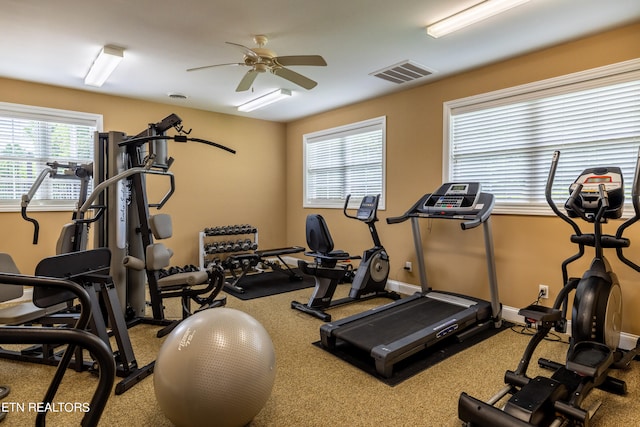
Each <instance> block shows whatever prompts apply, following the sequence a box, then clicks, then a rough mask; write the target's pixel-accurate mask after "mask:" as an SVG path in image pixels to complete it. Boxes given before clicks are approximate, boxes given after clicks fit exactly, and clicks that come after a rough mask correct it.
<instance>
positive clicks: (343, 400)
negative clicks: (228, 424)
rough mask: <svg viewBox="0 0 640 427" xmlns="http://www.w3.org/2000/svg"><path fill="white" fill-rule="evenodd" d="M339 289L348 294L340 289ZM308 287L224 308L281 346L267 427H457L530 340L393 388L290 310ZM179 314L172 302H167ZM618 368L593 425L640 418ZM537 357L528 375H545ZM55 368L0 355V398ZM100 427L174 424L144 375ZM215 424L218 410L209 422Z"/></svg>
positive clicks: (22, 418)
mask: <svg viewBox="0 0 640 427" xmlns="http://www.w3.org/2000/svg"><path fill="white" fill-rule="evenodd" d="M340 288H341V289H339V291H338V293H339V294H340V295H337V296H341V294H343V293H345V291H346V289H345V288H344V287H343V286H341V287H340ZM310 293H311V289H303V290H300V291H295V292H290V293H286V294H280V295H275V296H271V297H266V298H260V299H255V300H250V301H241V300H238V299H236V298H234V297H231V296H229V297H228V304H227V306H228V307H231V308H236V309H239V310H242V311H245V312H247V313H249V314H250V315H251V316H253V317H254V318H256V319H257V320H258V321H260V322H261V323H262V325H264V327H265V328H266V329H267V331H268V332H269V334H270V336H271V338H272V340H273V343H274V347H275V351H276V359H277V362H276V363H277V374H276V380H275V385H274V388H273V392H272V394H271V397H270V398H269V400H268V402H267V403H266V405H265V406H264V408H263V409H262V411H261V412H260V413H259V414H258V415H257V416H256V417H255V418H254V420H253V421H252V422H251V423H250V426H252V427H261V426H459V425H460V422H459V421H458V419H457V401H458V396H459V395H460V393H461V392H462V391H466V392H467V393H469V394H471V395H472V396H475V397H477V398H479V399H483V400H485V399H488V398H489V397H490V396H491V395H493V394H494V393H495V392H497V391H498V390H499V389H500V388H502V386H503V385H504V384H503V376H504V372H505V370H507V369H515V367H516V366H517V364H518V361H519V358H520V356H521V354H522V351H523V350H524V347H525V346H526V344H527V341H528V337H527V336H524V335H521V334H518V333H516V332H513V331H511V330H506V331H504V332H501V333H499V334H498V335H496V336H495V337H493V338H490V339H488V340H486V341H484V342H481V343H480V344H478V345H476V346H474V347H472V348H471V349H468V350H465V351H463V352H461V353H459V354H457V355H454V356H452V357H451V358H449V359H447V360H446V361H444V362H441V363H440V364H438V365H436V366H433V367H431V368H429V369H428V370H426V371H424V372H422V373H420V374H418V375H416V376H414V377H412V378H410V379H408V380H406V381H404V382H403V383H401V384H399V385H397V386H395V387H390V386H387V385H385V384H383V383H382V382H380V381H379V380H377V379H376V378H374V377H372V376H370V375H368V374H366V373H364V372H362V371H360V370H358V369H356V368H354V367H353V366H351V365H349V364H347V363H345V362H343V361H342V360H340V359H338V358H336V357H334V356H332V355H331V354H329V353H327V352H325V351H323V350H321V349H319V348H317V347H315V346H313V345H312V344H311V343H312V342H314V341H317V340H318V339H319V327H320V325H321V324H322V322H321V321H319V320H317V319H315V318H312V317H310V316H308V315H305V314H303V313H300V312H298V311H295V310H292V309H291V308H290V305H289V304H290V301H291V300H294V299H296V300H298V301H305V300H306V299H308V297H309V295H310ZM385 302H387V300H372V301H366V302H361V303H358V304H350V305H347V306H342V307H338V308H335V309H333V310H331V313H332V315H333V316H334V318H335V319H338V318H341V317H345V316H347V315H349V314H352V313H357V312H360V311H363V310H365V309H367V308H369V307H373V306H375V305H379V304H382V303H385ZM168 308H169V312H170V313H171V312H173V313H176V315H177V308H176V307H168ZM157 330H158V327H154V326H149V325H138V326H135V327H133V328H131V329H130V330H129V333H130V336H131V340H132V342H133V347H134V351H135V354H136V358H137V360H138V363H139V365H144V364H146V363H148V362H150V361H152V360H154V359H155V357H156V355H157V352H158V350H159V349H160V346H161V344H162V342H163V340H162V339H158V338H156V337H155V333H156V331H157ZM566 347H567V346H566V344H564V343H560V342H544V343H543V344H542V345H541V346H540V348H539V350H538V351H537V353H536V355H535V358H536V359H537V357H547V358H550V359H553V360H559V361H561V360H562V359H563V357H564V354H565V352H566ZM638 364H639V363H638V362H634V365H635V366H633V368H632V369H630V370H627V371H624V372H620V373H619V374H617V376H618V377H620V378H623V379H625V380H626V381H627V383H628V389H629V394H628V395H627V396H614V395H609V394H606V393H604V392H601V391H599V390H596V391H594V392H593V393H592V395H591V396H590V397H589V399H590V400H594V399H601V400H602V401H603V405H602V407H601V409H600V410H599V411H598V412H597V413H596V415H595V417H594V419H593V425H594V426H600V427H604V426H616V427H618V426H623V425H625V426H631V425H637V423H638V419H640V399H638V397H640V389H639V388H640V366H637V365H638ZM535 365H536V363H532V369H531V370H530V374H531V375H535V374H536V373H538V372H539V373H541V374H548V373H547V372H546V371H543V370H541V369H539V368H537V367H536V366H535ZM53 371H54V368H52V367H47V366H41V365H35V364H29V363H24V362H13V361H8V360H0V383H3V384H8V385H10V386H11V387H12V391H11V394H10V395H9V396H8V397H6V398H5V399H4V400H2V401H1V402H0V403H4V405H5V407H6V405H11V403H12V402H13V403H28V402H38V401H39V400H40V399H41V398H42V397H43V396H44V392H45V390H46V387H47V385H48V382H49V380H50V378H51V376H52V374H53ZM95 384H96V378H95V377H93V376H92V375H90V374H89V373H87V372H81V373H78V372H75V371H72V370H69V371H68V372H67V374H66V376H65V379H64V382H63V384H62V386H61V389H60V391H59V394H58V396H57V399H56V400H57V401H59V402H88V401H89V400H90V397H91V393H92V392H93V390H94V387H95ZM81 416H82V414H81V413H79V412H76V413H64V412H61V413H51V414H49V415H48V416H47V425H49V426H71V425H78V424H79V422H80V419H81ZM34 420H35V414H34V413H29V411H24V412H23V411H20V410H14V411H11V412H10V413H9V414H8V416H7V418H6V420H5V421H4V422H3V424H4V425H7V426H29V425H33V424H34ZM100 425H101V426H115V425H118V426H170V425H171V423H170V422H169V421H168V420H167V419H166V417H165V416H164V415H163V413H162V410H161V409H160V407H159V406H158V404H157V403H156V399H155V396H154V390H153V377H149V378H146V379H145V380H143V381H141V382H140V383H139V384H137V385H135V386H134V387H133V388H132V389H131V390H129V391H127V392H126V393H124V394H122V395H119V396H116V395H114V394H112V395H111V398H110V399H109V402H108V404H107V408H106V410H105V413H104V415H103V417H102V421H101V423H100ZM210 425H211V426H215V425H216V422H215V417H212V419H211V424H210Z"/></svg>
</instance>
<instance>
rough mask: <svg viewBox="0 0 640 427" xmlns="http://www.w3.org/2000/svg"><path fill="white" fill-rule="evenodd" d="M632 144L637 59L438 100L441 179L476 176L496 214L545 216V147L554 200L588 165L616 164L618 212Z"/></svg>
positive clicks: (639, 73)
mask: <svg viewBox="0 0 640 427" xmlns="http://www.w3.org/2000/svg"><path fill="white" fill-rule="evenodd" d="M639 146H640V60H634V61H628V62H624V63H620V64H615V65H612V66H607V67H602V68H598V69H594V70H589V71H587V72H581V73H577V74H572V75H568V76H564V77H562V78H556V79H551V80H545V81H543V82H538V83H533V84H530V85H525V86H519V87H517V88H511V89H508V90H503V91H498V92H493V93H489V94H484V95H479V96H475V97H471V98H465V99H462V100H457V101H452V102H447V103H445V149H444V165H443V167H444V178H445V180H448V181H479V182H480V183H481V184H482V188H483V190H484V191H487V192H490V193H493V194H494V195H495V196H496V208H495V210H494V211H495V212H497V213H520V214H549V213H551V210H550V209H549V208H548V205H547V203H546V201H545V197H544V189H545V184H546V181H547V176H548V172H549V167H550V165H551V158H552V153H553V151H555V150H560V151H561V156H560V161H559V164H558V171H557V175H556V179H555V181H554V182H555V183H554V187H553V190H554V191H553V198H554V200H555V201H556V203H558V204H559V205H560V206H562V205H563V204H564V202H565V200H566V199H567V198H568V196H569V185H570V184H571V183H572V182H573V181H574V180H575V179H576V178H577V177H578V175H579V174H580V172H582V171H583V170H584V169H586V168H589V167H596V166H619V167H620V168H621V169H622V172H623V174H624V179H625V187H626V202H627V207H626V208H625V211H626V213H627V214H629V213H630V212H632V208H631V199H630V194H631V193H630V190H631V188H630V187H631V183H632V182H633V174H634V166H635V161H636V157H637V153H638V147H639Z"/></svg>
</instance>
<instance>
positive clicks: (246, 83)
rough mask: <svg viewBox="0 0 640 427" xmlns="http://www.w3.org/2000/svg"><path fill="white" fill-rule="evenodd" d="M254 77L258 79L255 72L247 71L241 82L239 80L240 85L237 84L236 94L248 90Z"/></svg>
mask: <svg viewBox="0 0 640 427" xmlns="http://www.w3.org/2000/svg"><path fill="white" fill-rule="evenodd" d="M256 77H258V72H257V71H256V70H249V71H247V72H246V74H245V75H244V77H243V78H242V80H240V84H238V87H237V88H236V92H244V91H245V90H249V88H250V87H251V85H252V84H253V81H254V80H255V79H256Z"/></svg>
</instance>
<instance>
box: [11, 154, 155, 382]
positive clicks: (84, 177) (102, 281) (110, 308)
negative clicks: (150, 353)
mask: <svg viewBox="0 0 640 427" xmlns="http://www.w3.org/2000/svg"><path fill="white" fill-rule="evenodd" d="M92 176H93V163H87V164H77V163H74V162H69V163H58V162H49V163H47V164H46V167H45V168H44V169H43V170H42V172H41V173H40V174H39V175H38V177H37V178H36V180H35V181H34V183H33V184H32V185H31V188H30V189H29V191H28V192H27V193H26V194H24V195H23V196H22V204H21V206H22V209H21V211H22V217H23V219H25V220H26V221H29V222H31V223H33V225H34V235H33V244H37V243H38V233H39V229H40V226H39V223H38V221H37V220H36V219H34V218H31V217H29V216H28V215H27V208H28V206H29V203H30V202H31V201H32V200H33V198H34V196H35V194H36V193H37V191H38V190H39V188H40V187H41V186H42V184H43V183H44V182H45V179H46V178H47V177H49V178H51V179H63V180H70V179H77V180H79V181H80V185H79V190H78V191H77V193H78V201H77V207H78V208H79V207H81V206H83V205H84V203H86V201H87V198H88V197H89V195H88V192H89V188H90V183H91V179H92ZM91 222H93V219H90V218H89V219H86V218H85V211H82V210H81V209H78V210H75V211H74V212H73V214H72V222H71V223H68V224H65V225H64V226H63V228H62V231H61V233H60V237H59V238H58V241H57V243H56V254H57V255H56V256H55V257H50V258H47V259H45V260H43V261H41V262H40V263H39V264H38V267H36V275H43V274H44V275H47V276H50V277H57V278H61V279H67V280H72V281H74V282H76V283H77V284H78V285H80V286H82V287H83V288H85V290H86V291H87V295H88V297H89V299H90V301H91V304H90V305H89V308H88V309H89V310H90V312H91V316H90V317H89V318H90V322H89V325H88V329H89V331H91V332H92V333H93V334H94V335H96V336H97V337H98V338H99V339H101V340H102V341H103V342H104V343H105V345H106V346H107V348H109V349H110V350H112V354H113V358H114V360H115V373H116V375H117V376H119V377H122V378H123V379H122V380H120V381H119V382H118V383H117V384H116V387H115V393H116V394H122V393H124V392H125V391H127V390H128V389H130V388H131V387H132V386H133V385H135V384H137V383H138V382H139V381H141V380H142V379H143V378H145V377H147V376H149V375H150V374H151V373H152V372H153V363H151V364H148V365H146V366H138V362H137V360H136V357H135V354H134V351H133V346H132V344H131V339H130V337H129V334H128V331H127V324H126V321H125V317H124V314H123V311H122V308H121V307H122V306H121V303H120V300H119V298H118V294H117V292H116V288H115V285H114V283H113V280H112V279H111V277H110V276H109V268H110V260H111V254H110V251H109V249H107V248H100V249H94V250H87V242H88V238H89V236H88V234H89V224H90V223H91ZM44 265H47V266H49V267H47V270H46V271H44V270H41V269H40V268H41V266H44ZM3 268H9V270H7V271H3V272H5V273H7V272H13V273H17V270H16V269H17V267H15V265H12V263H9V264H6V265H5V264H3ZM34 292H35V291H34ZM36 299H37V296H36V294H35V293H34V296H33V302H34V303H35V304H37V302H36ZM41 299H42V298H41ZM42 311H43V310H38V309H36V308H35V307H33V304H30V303H24V304H23V305H22V306H21V309H20V310H16V315H14V316H13V318H12V321H11V323H12V324H14V323H35V324H42V325H44V326H46V327H49V328H53V327H59V326H60V325H65V326H68V325H71V324H72V323H73V322H75V321H76V318H77V315H78V313H77V307H74V306H72V304H71V301H68V302H67V304H62V303H60V304H57V305H52V306H51V308H49V309H48V310H46V312H43V313H41V312H42ZM18 314H19V315H18ZM9 318H10V317H7V319H9ZM110 337H113V342H114V343H115V345H116V347H117V349H116V350H115V351H114V350H113V349H112V342H111V339H110ZM57 347H58V346H56V345H50V344H43V345H34V346H31V347H27V348H23V349H20V350H10V349H5V348H0V358H5V359H11V360H21V361H28V362H34V363H41V364H49V365H57V364H58V363H59V362H60V357H61V356H60V354H61V352H60V351H57V349H56V348H57ZM94 365H95V362H91V361H85V360H84V358H83V355H82V353H81V352H79V353H77V354H76V360H75V361H74V363H73V364H72V365H71V366H72V367H74V368H75V369H76V370H78V371H81V370H84V369H94Z"/></svg>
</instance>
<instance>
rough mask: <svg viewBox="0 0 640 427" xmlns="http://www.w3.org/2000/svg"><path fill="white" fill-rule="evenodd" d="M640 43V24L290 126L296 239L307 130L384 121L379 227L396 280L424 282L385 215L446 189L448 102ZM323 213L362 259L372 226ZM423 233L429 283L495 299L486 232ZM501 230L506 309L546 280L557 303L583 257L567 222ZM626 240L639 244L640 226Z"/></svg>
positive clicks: (638, 327)
mask: <svg viewBox="0 0 640 427" xmlns="http://www.w3.org/2000/svg"><path fill="white" fill-rule="evenodd" d="M639 40H640V24H635V25H631V26H627V27H623V28H620V29H617V30H613V31H609V32H605V33H602V34H599V35H595V36H591V37H587V38H584V39H581V40H578V41H574V42H571V43H566V44H563V45H559V46H556V47H552V48H549V49H545V50H542V51H539V52H535V53H531V54H528V55H525V56H522V57H519V58H516V59H512V60H508V61H505V62H501V63H497V64H493V65H489V66H486V67H484V68H480V69H477V70H473V71H469V72H466V73H463V74H459V75H457V76H454V77H450V78H445V79H442V80H439V81H436V82H434V83H431V84H427V85H424V86H421V87H418V88H415V89H411V90H407V91H405V92H401V93H397V94H393V95H389V96H385V97H381V98H378V99H373V100H370V101H367V102H363V103H359V104H355V105H351V106H348V107H345V108H340V109H337V110H334V111H329V112H326V113H324V114H319V115H316V116H313V117H309V118H305V119H302V120H298V121H295V122H292V123H289V124H288V125H287V195H288V197H287V220H288V222H287V227H286V229H287V240H288V243H289V244H304V241H305V237H304V219H305V217H306V215H307V214H309V213H311V212H312V210H310V209H303V208H302V136H303V134H305V133H309V132H315V131H318V130H322V129H326V128H331V127H334V126H340V125H344V124H348V123H351V122H356V121H360V120H365V119H369V118H373V117H378V116H382V115H385V116H386V117H387V165H386V166H387V209H386V211H384V212H380V214H379V217H380V219H381V222H380V223H379V227H378V230H379V234H380V238H381V240H382V243H383V244H384V245H385V247H386V248H387V251H388V252H389V255H390V257H391V278H393V279H397V280H401V281H405V282H409V283H414V284H417V283H418V276H417V272H414V273H406V272H405V271H404V270H403V269H402V267H403V265H404V262H405V261H413V263H414V266H415V265H416V263H415V254H414V249H413V243H412V237H411V230H410V225H409V223H408V222H407V223H403V224H399V225H387V224H386V222H385V218H386V217H388V216H397V215H400V214H402V213H403V212H404V211H405V210H406V209H408V208H409V207H410V206H411V205H412V204H413V203H414V202H415V201H416V200H417V199H418V198H419V197H420V196H422V195H423V194H424V193H428V192H430V191H433V190H434V189H435V188H437V186H439V185H440V183H441V180H442V140H443V135H442V110H443V107H442V104H443V102H445V101H449V100H454V99H458V98H463V97H467V96H471V95H474V94H479V93H485V92H489V91H494V90H498V89H502V88H507V87H511V86H516V85H520V84H525V83H529V82H534V81H538V80H543V79H546V78H551V77H555V76H560V75H564V74H568V73H572V72H577V71H581V70H585V69H589V68H594V67H598V66H603V65H607V64H611V63H616V62H620V61H624V60H629V59H633V58H638V57H640V43H639V42H638V41H639ZM586 166H587V165H585V167H586ZM316 211H317V212H320V213H322V214H323V215H325V218H326V219H327V222H328V224H329V226H330V228H331V231H332V234H333V238H334V240H335V243H336V247H337V248H340V249H344V250H347V251H349V252H352V253H360V252H361V251H362V250H363V249H365V248H367V247H370V246H371V241H370V237H369V235H368V232H367V228H366V227H365V226H364V224H362V225H361V226H359V225H358V224H355V223H354V221H353V220H349V219H347V218H345V217H344V216H343V215H342V212H341V211H340V210H330V209H322V210H316ZM422 229H423V240H424V245H425V250H426V251H427V254H428V255H427V258H428V259H427V273H428V276H429V280H430V281H431V285H432V286H433V287H434V288H440V289H444V290H452V291H459V292H463V293H466V294H469V295H475V296H479V297H487V296H488V290H487V278H486V268H485V264H484V263H485V261H484V253H483V243H482V232H481V231H480V229H474V230H472V231H468V232H462V231H460V229H459V225H458V223H457V222H455V221H433V222H431V223H427V222H426V221H423V224H422ZM427 229H430V232H429V231H428V230H427ZM493 229H494V240H495V251H496V258H497V270H498V280H499V283H500V293H501V301H502V303H503V304H505V305H508V306H512V307H521V306H524V305H526V304H529V303H530V302H532V301H533V300H534V299H535V297H536V296H537V292H538V284H539V283H545V284H548V285H549V286H550V291H551V296H552V297H555V295H556V294H557V292H558V290H559V288H560V287H561V285H562V278H561V272H560V263H561V262H562V260H563V259H565V258H566V257H568V256H569V255H571V254H573V253H574V252H575V248H574V247H573V245H572V244H571V243H569V235H570V233H571V229H570V228H569V226H568V225H566V224H565V223H563V222H562V221H561V220H559V219H557V218H555V217H538V216H515V215H495V216H494V218H493ZM628 236H629V237H631V238H632V239H634V240H636V241H639V242H640V227H636V228H635V229H632V230H631V231H630V233H629V235H628ZM637 247H638V245H637V244H636V247H635V248H633V249H631V250H629V256H630V257H631V258H632V259H635V260H637V261H638V262H639V263H640V250H639V249H637ZM609 257H610V258H611V257H615V254H611V255H610V256H609ZM613 265H614V270H615V271H616V272H617V273H618V275H619V278H620V281H621V283H622V285H623V293H624V294H623V295H624V301H625V305H626V311H625V314H624V319H623V330H624V331H627V332H630V333H634V334H640V312H638V310H637V308H636V307H639V306H640V274H638V273H635V272H632V271H631V270H630V269H629V268H628V267H626V266H621V265H620V263H618V262H614V263H613ZM584 269H585V264H584V263H582V264H581V265H576V266H574V267H573V268H572V270H571V271H570V273H571V274H573V275H581V274H582V271H583V270H584ZM414 271H415V269H414Z"/></svg>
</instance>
